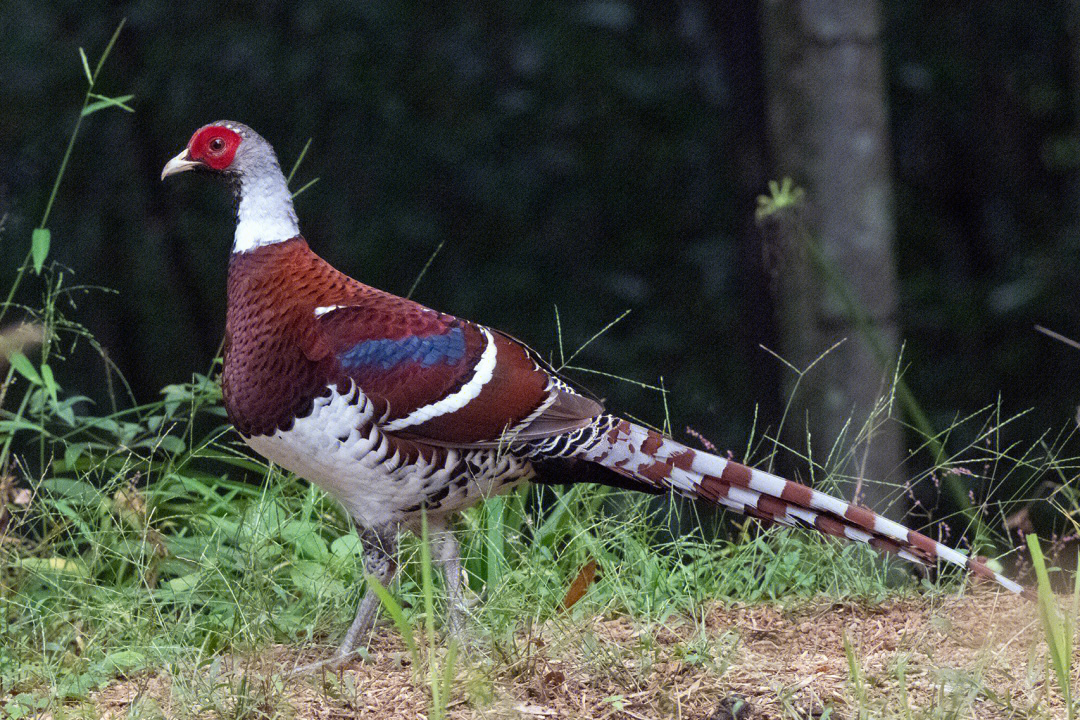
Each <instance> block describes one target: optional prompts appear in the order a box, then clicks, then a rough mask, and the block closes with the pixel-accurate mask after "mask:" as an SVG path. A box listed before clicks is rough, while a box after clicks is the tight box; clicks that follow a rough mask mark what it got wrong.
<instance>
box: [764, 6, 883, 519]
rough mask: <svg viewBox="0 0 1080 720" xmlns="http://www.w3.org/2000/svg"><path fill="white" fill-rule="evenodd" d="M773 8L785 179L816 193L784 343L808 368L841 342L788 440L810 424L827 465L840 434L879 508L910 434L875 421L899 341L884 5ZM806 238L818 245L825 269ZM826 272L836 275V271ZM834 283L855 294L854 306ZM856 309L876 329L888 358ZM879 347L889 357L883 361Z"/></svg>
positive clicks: (805, 389)
mask: <svg viewBox="0 0 1080 720" xmlns="http://www.w3.org/2000/svg"><path fill="white" fill-rule="evenodd" d="M763 7H764V19H765V22H764V31H765V54H766V66H767V73H766V78H767V85H768V122H769V132H770V141H771V148H772V154H773V157H774V159H775V163H776V166H775V175H776V176H777V177H778V178H782V177H791V178H792V179H793V180H794V181H795V182H796V183H797V184H798V185H800V186H801V187H803V188H804V189H805V190H806V197H807V206H806V208H805V214H804V215H803V219H804V220H805V223H806V224H805V227H806V228H807V230H808V232H803V233H800V232H790V231H789V232H783V231H782V232H780V233H779V235H780V238H779V243H780V247H779V248H778V251H779V255H780V257H781V259H782V262H781V265H780V266H779V267H778V268H777V274H776V278H775V291H776V301H777V306H778V313H779V319H778V322H779V326H780V331H781V335H782V337H781V347H780V348H779V350H780V353H781V355H782V356H783V357H784V358H785V359H786V360H788V361H790V362H791V363H792V364H794V365H795V366H797V367H799V368H806V367H807V366H808V365H810V363H812V362H813V361H814V359H815V358H817V357H819V356H820V355H821V354H822V353H824V352H826V351H827V350H828V349H829V348H830V347H833V346H834V345H835V344H836V343H837V342H841V341H842V344H841V345H839V347H836V348H835V349H833V350H832V351H831V352H830V353H829V354H828V355H827V356H826V357H825V358H824V359H822V360H821V362H819V363H818V364H817V365H816V366H815V367H814V368H813V370H811V371H810V372H809V373H807V374H806V375H805V377H803V378H802V380H801V381H800V382H799V386H798V392H797V394H796V396H795V404H794V406H793V412H791V413H790V414H789V415H788V417H787V424H786V427H785V433H786V439H787V442H788V443H790V444H791V447H794V448H797V449H799V450H805V449H806V447H807V436H806V433H807V431H809V433H810V437H811V445H812V453H813V459H814V460H815V462H820V463H823V462H825V461H826V459H827V458H828V456H829V453H830V450H831V449H832V448H833V444H834V442H836V441H837V439H838V438H839V439H840V440H841V444H840V445H838V446H837V451H838V453H839V454H834V455H833V457H832V458H831V460H832V462H833V463H834V465H833V466H832V467H831V468H830V469H833V468H835V469H837V470H838V471H840V472H841V473H842V474H845V475H848V476H850V477H854V478H866V479H867V480H868V481H871V482H869V484H867V485H862V486H861V498H860V499H862V500H863V501H864V502H868V503H870V504H874V505H877V506H879V507H881V502H882V501H883V500H884V499H886V498H890V499H893V500H895V497H896V493H890V492H889V491H888V487H887V486H885V485H880V484H878V483H877V482H873V481H885V480H892V481H898V480H902V478H901V477H900V475H899V474H898V473H899V472H900V471H901V470H902V468H901V463H902V460H903V437H902V428H901V427H900V425H899V424H898V423H896V422H895V420H889V421H887V422H883V420H884V419H885V416H884V415H883V414H881V413H880V412H879V413H878V414H877V416H876V420H875V421H872V422H871V423H870V424H869V425H867V421H868V418H871V417H872V416H874V415H875V406H876V405H877V403H878V400H879V398H880V397H882V395H884V394H887V393H888V391H889V388H890V382H891V379H892V374H893V367H892V366H891V365H890V363H891V362H892V361H893V360H894V358H895V352H896V346H897V326H896V309H897V294H896V285H897V281H896V268H895V264H894V259H893V233H894V227H893V208H892V202H893V197H892V183H891V176H890V172H891V168H890V165H891V153H890V149H889V139H888V137H889V136H888V117H887V113H886V108H885V86H884V79H883V70H882V56H881V38H880V17H879V9H878V3H877V0H768V1H767V2H765V3H764V5H763ZM778 227H781V228H783V227H787V228H791V227H792V224H791V223H784V224H781V225H780V226H778ZM808 242H813V243H816V246H817V247H818V248H819V249H820V253H819V254H818V256H817V258H818V259H817V261H816V265H817V266H816V267H815V260H814V256H813V253H812V252H811V251H810V249H809V247H808V246H807V243H808ZM822 267H826V268H831V269H832V271H831V275H832V276H833V277H832V279H830V272H829V271H828V270H827V271H826V272H825V273H822V271H821V268H822ZM836 277H839V278H841V279H842V282H843V284H845V285H846V286H847V288H848V289H849V290H850V295H849V296H848V300H847V301H845V299H844V296H845V291H844V290H841V289H840V288H839V287H838V285H837V282H836V279H835V278H836ZM851 300H853V301H854V303H852V302H851ZM852 305H855V306H857V307H858V308H859V310H860V312H861V313H862V317H863V320H864V321H869V323H868V324H869V325H870V332H872V333H875V334H876V335H877V336H878V338H879V340H880V343H879V352H878V353H875V350H874V349H873V345H872V343H871V342H869V341H868V339H867V337H866V331H867V329H866V328H865V327H862V328H860V327H859V322H858V320H857V319H856V317H855V316H853V314H852V312H851V310H852ZM881 350H883V351H884V353H883V354H884V355H885V356H886V357H885V358H882V357H879V353H880V351H881ZM883 359H884V360H885V362H883ZM791 380H792V382H791V383H790V384H789V390H791V389H793V386H794V381H795V376H794V374H792V376H791ZM892 412H893V414H894V415H895V413H896V410H895V409H893V410H892ZM849 421H850V423H851V424H850V426H849V427H848V428H847V429H846V430H845V425H846V424H847V423H848V422H849ZM868 431H869V432H868ZM841 436H843V437H841ZM844 453H847V454H844ZM881 509H887V508H881ZM893 510H894V512H897V513H899V512H901V511H902V508H894V509H893Z"/></svg>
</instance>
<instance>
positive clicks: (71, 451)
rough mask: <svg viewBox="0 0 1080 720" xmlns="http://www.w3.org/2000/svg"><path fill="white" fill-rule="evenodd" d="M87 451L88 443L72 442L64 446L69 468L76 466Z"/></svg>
mask: <svg viewBox="0 0 1080 720" xmlns="http://www.w3.org/2000/svg"><path fill="white" fill-rule="evenodd" d="M84 452H86V443H71V444H70V445H68V446H67V447H66V448H64V465H65V466H67V469H68V470H71V469H72V468H74V467H75V463H77V462H78V461H79V458H81V457H82V455H83V453H84Z"/></svg>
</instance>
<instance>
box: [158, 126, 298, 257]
mask: <svg viewBox="0 0 1080 720" xmlns="http://www.w3.org/2000/svg"><path fill="white" fill-rule="evenodd" d="M187 170H199V171H202V172H206V173H212V174H213V175H216V176H219V177H222V178H225V179H226V180H228V181H229V184H230V185H231V186H232V189H233V195H234V198H235V199H236V203H237V214H236V220H237V225H236V238H235V241H234V243H233V250H234V251H239V252H243V251H246V250H249V249H252V248H255V247H259V246H261V245H267V244H270V243H275V242H281V241H283V240H288V239H290V238H293V237H296V236H297V235H299V233H300V231H299V227H298V224H297V221H296V213H295V211H294V210H293V204H292V194H291V193H290V192H289V188H288V183H287V182H286V180H285V176H284V175H283V174H282V172H281V167H280V166H279V165H278V161H277V156H276V155H274V149H273V148H272V147H270V143H268V142H266V140H264V139H263V138H262V136H261V135H259V134H258V133H257V132H255V131H254V130H252V129H251V128H249V127H248V126H247V125H244V124H242V123H238V122H233V121H231V120H221V121H218V122H215V123H210V124H209V125H204V126H203V127H201V128H199V129H198V130H196V131H195V134H194V135H192V136H191V140H189V141H188V144H187V147H186V148H184V149H183V150H182V151H181V152H180V154H178V155H177V156H176V157H174V158H173V159H172V160H170V161H169V162H167V163H165V167H164V168H163V169H162V171H161V179H162V180H164V179H165V178H167V177H169V176H170V175H176V174H177V173H182V172H185V171H187Z"/></svg>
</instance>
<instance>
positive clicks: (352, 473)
mask: <svg viewBox="0 0 1080 720" xmlns="http://www.w3.org/2000/svg"><path fill="white" fill-rule="evenodd" d="M373 415H374V407H373V405H372V403H371V402H370V401H369V400H368V399H367V398H366V397H364V395H363V394H362V393H360V391H359V389H357V388H356V387H355V386H354V387H353V389H352V390H351V391H350V392H349V393H346V394H345V395H342V394H340V393H338V392H337V391H336V390H335V389H334V388H331V394H330V396H329V397H327V398H318V399H316V400H315V403H314V407H313V409H312V411H311V414H309V415H308V416H307V417H304V418H300V419H298V420H297V421H296V422H295V423H294V424H293V427H292V428H291V429H290V430H287V431H282V430H278V431H277V432H275V433H274V434H273V435H259V436H255V437H251V438H245V439H246V441H247V443H248V445H250V446H251V447H252V448H253V449H254V450H255V451H256V452H257V453H259V454H260V455H262V456H263V457H265V458H266V459H268V460H270V461H272V462H274V463H276V464H278V465H280V466H281V467H283V468H285V469H286V470H288V471H290V472H293V473H295V474H296V475H298V476H300V477H302V478H304V479H305V480H307V481H309V482H312V483H314V484H316V485H318V486H319V487H320V488H322V489H323V490H324V491H326V492H327V493H328V494H329V495H331V496H333V497H334V498H335V499H336V500H338V502H340V503H341V504H342V505H343V506H344V507H345V509H346V510H347V511H348V513H349V514H350V515H351V516H352V517H353V518H355V519H356V520H357V521H358V522H360V524H362V525H364V526H366V527H380V526H384V525H388V524H397V523H401V522H402V521H403V520H406V519H408V518H407V517H406V516H408V515H412V514H414V513H415V508H416V507H417V505H418V503H420V502H422V501H423V500H424V499H425V498H426V497H429V496H430V495H431V494H432V492H433V490H437V489H439V488H441V487H444V486H446V485H450V489H449V491H448V492H447V493H446V495H445V497H443V498H442V499H441V500H440V502H439V504H438V512H439V513H440V514H443V513H446V512H451V511H453V510H458V509H461V508H464V507H467V506H469V505H472V504H473V503H475V502H477V501H478V500H480V499H482V498H483V497H485V496H487V495H491V494H495V493H498V492H502V491H505V490H507V489H509V488H510V487H513V485H515V484H516V482H515V481H517V480H521V479H524V477H526V476H527V475H529V474H530V469H529V466H528V463H527V462H526V461H523V460H519V459H518V458H515V457H512V456H510V455H508V454H506V453H502V454H500V453H497V452H495V451H492V450H471V451H467V452H466V456H465V458H464V459H467V460H469V461H470V463H471V467H472V469H471V471H470V472H468V473H463V472H462V471H461V470H460V461H461V460H462V459H463V458H462V455H461V454H460V453H459V451H457V450H446V451H445V453H442V452H440V453H436V455H435V458H436V459H435V461H434V462H433V463H428V462H425V461H424V460H423V459H422V458H421V459H419V460H418V461H417V462H414V463H403V462H402V458H401V457H400V456H399V454H398V453H397V452H396V451H395V450H392V449H391V445H390V443H389V442H388V440H387V438H386V435H385V434H384V433H383V431H382V430H381V429H380V428H379V427H378V425H377V424H376V423H375V422H373ZM452 472H453V473H456V476H452V475H451V473H452ZM409 510H411V511H412V512H408V511H409Z"/></svg>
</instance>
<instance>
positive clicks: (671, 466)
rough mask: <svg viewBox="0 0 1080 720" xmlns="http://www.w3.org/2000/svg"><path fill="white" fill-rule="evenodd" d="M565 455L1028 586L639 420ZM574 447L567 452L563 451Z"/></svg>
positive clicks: (764, 515)
mask: <svg viewBox="0 0 1080 720" xmlns="http://www.w3.org/2000/svg"><path fill="white" fill-rule="evenodd" d="M592 429H593V430H594V432H596V431H597V430H598V431H599V432H598V433H596V434H592V433H583V437H581V438H580V441H585V442H580V441H579V444H574V443H571V444H570V445H569V447H566V448H565V449H564V451H563V452H564V453H565V454H566V455H571V456H576V457H578V458H581V459H585V460H591V461H593V462H596V463H599V464H600V465H603V466H605V467H607V468H610V469H611V470H614V471H615V472H617V473H619V474H620V475H623V476H625V477H627V478H631V479H633V480H636V481H638V482H641V483H644V484H646V485H648V486H650V487H652V488H656V489H659V490H673V491H675V492H678V493H680V494H682V495H686V496H689V497H693V498H700V499H703V500H707V501H709V502H712V503H715V504H718V505H722V506H723V507H725V508H728V509H731V510H735V511H736V512H740V513H743V514H746V515H751V516H753V517H757V518H761V519H763V520H769V521H772V522H775V523H779V524H781V525H789V526H797V527H806V528H813V529H815V530H818V531H820V532H822V533H825V534H826V535H833V536H835V537H841V538H846V539H848V540H856V541H859V542H864V543H867V544H868V545H870V546H871V547H874V548H876V549H877V550H883V551H885V552H890V553H894V554H896V555H899V556H900V557H902V558H904V559H905V560H909V561H911V562H914V563H918V564H920V565H934V564H936V563H937V561H938V560H944V561H945V562H949V563H952V564H954V565H959V566H960V567H963V568H967V569H968V570H970V571H971V572H973V573H975V574H976V575H979V576H982V577H985V578H992V579H993V580H995V581H997V582H998V583H1000V584H1001V585H1002V586H1003V587H1005V588H1007V589H1008V590H1011V591H1012V592H1014V593H1019V594H1023V595H1026V596H1028V597H1032V594H1031V591H1030V590H1026V589H1025V588H1024V587H1023V586H1021V585H1020V584H1018V583H1016V582H1014V581H1012V580H1010V579H1009V578H1007V577H1004V576H1003V575H1001V574H1000V573H997V572H994V571H993V570H991V569H990V568H989V567H987V566H986V564H985V563H983V562H981V561H979V560H977V559H975V558H972V557H968V556H966V555H963V554H961V553H959V552H957V551H956V550H954V549H953V548H950V547H947V546H945V545H942V544H941V543H939V542H935V541H934V540H931V539H930V538H928V537H926V536H925V535H923V534H921V533H917V532H915V531H914V530H909V529H908V528H906V527H904V526H903V525H900V524H899V523H895V522H893V521H892V520H889V519H888V518H884V517H881V516H880V515H878V514H876V513H874V512H872V511H870V510H868V509H866V508H864V507H860V506H858V505H852V504H850V503H847V502H844V501H843V500H839V499H837V498H834V497H832V496H831V495H826V494H825V493H822V492H819V491H817V490H814V489H812V488H809V487H807V486H805V485H800V484H799V483H796V482H792V481H790V480H784V479H783V478H780V477H777V476H776V475H771V474H769V473H767V472H763V471H761V470H756V469H754V468H750V467H747V466H745V465H740V464H739V463H737V462H734V461H732V460H725V459H724V458H722V457H718V456H716V455H710V454H709V453H706V452H701V451H699V450H694V449H692V448H688V447H686V446H685V445H682V444H681V443H678V442H676V441H675V440H672V439H670V438H667V437H664V436H663V435H661V434H660V433H657V432H655V431H653V430H649V429H647V428H643V427H641V426H640V425H635V424H634V423H631V422H628V421H626V420H621V419H619V418H615V417H611V416H604V417H602V418H601V420H600V422H599V423H598V425H595V426H593V428H592ZM566 451H569V452H566Z"/></svg>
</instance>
